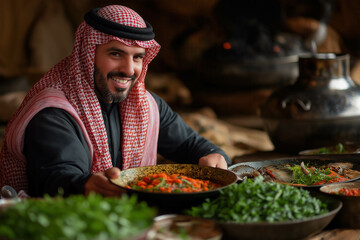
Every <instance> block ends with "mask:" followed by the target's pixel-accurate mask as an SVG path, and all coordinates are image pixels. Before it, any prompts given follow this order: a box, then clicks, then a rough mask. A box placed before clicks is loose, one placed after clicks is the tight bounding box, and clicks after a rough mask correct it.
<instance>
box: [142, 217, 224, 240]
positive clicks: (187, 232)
mask: <svg viewBox="0 0 360 240" xmlns="http://www.w3.org/2000/svg"><path fill="white" fill-rule="evenodd" d="M222 237H223V231H222V229H221V227H220V225H219V224H218V223H216V222H215V221H212V220H210V219H205V218H199V217H193V216H189V215H183V214H164V215H159V216H157V217H155V218H154V224H153V226H152V227H151V228H150V230H149V231H148V233H147V236H146V239H147V240H168V239H173V240H177V239H179V240H180V239H207V240H221V239H222Z"/></svg>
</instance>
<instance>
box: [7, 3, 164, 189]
mask: <svg viewBox="0 0 360 240" xmlns="http://www.w3.org/2000/svg"><path fill="white" fill-rule="evenodd" d="M98 15H99V16H101V17H103V18H106V19H108V20H111V21H114V22H117V23H120V24H123V25H126V26H131V27H137V28H145V27H146V24H145V22H144V20H143V19H142V18H141V17H140V16H139V15H138V14H137V13H136V12H134V11H133V10H131V9H129V8H127V7H124V6H119V5H111V6H107V7H104V8H101V9H100V10H99V11H98ZM111 40H117V41H120V42H122V43H124V44H126V45H128V46H134V45H137V46H140V47H143V48H145V49H146V56H145V58H144V61H143V69H142V72H141V74H140V77H139V80H138V81H137V83H136V84H135V86H134V87H133V88H132V90H131V91H130V93H129V95H128V97H127V98H126V99H125V100H124V101H123V102H121V103H120V112H121V114H120V115H121V124H122V138H121V140H122V156H123V169H127V168H133V167H138V166H140V165H153V164H156V160H154V159H153V158H154V155H155V157H156V143H157V131H158V122H157V121H158V119H157V120H156V118H155V120H154V119H151V116H152V114H151V112H150V111H154V112H156V110H157V106H156V103H154V100H153V99H152V98H151V96H150V94H148V93H147V91H146V89H145V83H144V79H145V76H146V72H147V68H148V64H149V63H150V62H151V61H152V59H153V58H154V57H155V56H156V55H157V53H158V52H159V50H160V45H159V44H158V43H157V42H156V41H155V40H149V41H138V40H130V39H124V38H118V37H115V36H112V35H108V34H105V33H102V32H100V31H98V30H95V29H94V28H92V27H90V26H89V25H88V24H87V23H85V22H83V23H81V24H80V26H79V27H78V30H77V31H76V35H75V44H74V49H73V52H72V54H71V55H70V56H69V57H67V58H65V59H63V60H62V61H61V62H60V63H58V64H57V65H55V66H54V67H53V68H52V69H51V70H50V71H49V72H48V73H47V74H45V75H44V77H43V78H42V79H40V80H39V81H38V82H37V83H36V84H35V85H34V86H33V88H32V89H31V90H30V91H29V93H28V94H27V96H26V97H25V99H24V101H23V103H22V104H21V106H20V107H19V109H18V110H17V112H16V113H15V114H14V116H13V118H12V119H11V121H10V122H9V124H8V126H7V129H6V133H5V139H4V144H3V149H2V151H1V154H0V186H3V185H11V186H12V187H14V188H15V189H16V190H17V191H19V190H27V178H26V159H25V157H24V155H23V154H22V150H23V141H24V132H25V128H26V126H27V124H28V122H29V121H30V120H31V118H32V117H33V116H34V115H35V114H36V113H37V112H38V111H40V110H41V109H43V108H45V107H52V106H53V107H59V108H63V109H65V110H67V111H68V112H69V113H70V114H71V115H72V116H73V117H74V118H75V119H76V120H77V121H78V123H79V125H80V127H81V128H82V129H83V131H86V133H85V134H84V135H85V137H86V139H87V141H88V144H89V148H90V151H91V152H93V159H92V172H93V173H95V172H100V171H104V170H106V169H108V168H110V167H112V163H111V157H110V153H109V147H108V140H107V134H106V129H105V125H104V122H103V119H102V114H101V108H100V104H99V101H98V99H97V97H96V95H95V92H94V89H95V86H94V78H93V75H94V59H95V48H96V45H98V44H104V43H107V42H109V41H111ZM154 105H155V106H154ZM152 106H153V107H155V108H156V110H154V108H152ZM157 114H158V113H157ZM149 125H151V126H152V127H155V128H151V129H149ZM147 140H149V141H147ZM153 142H155V143H153ZM144 148H149V149H152V153H151V157H150V158H152V159H147V156H144ZM154 148H155V150H154ZM154 151H155V152H154ZM154 161H155V162H154Z"/></svg>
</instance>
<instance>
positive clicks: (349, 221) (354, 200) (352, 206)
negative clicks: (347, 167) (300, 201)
mask: <svg viewBox="0 0 360 240" xmlns="http://www.w3.org/2000/svg"><path fill="white" fill-rule="evenodd" d="M341 188H348V189H350V188H360V182H348V183H337V184H333V185H327V186H322V187H321V188H320V191H321V192H323V193H325V194H327V195H329V196H331V197H333V198H336V199H338V200H341V201H342V203H343V207H342V209H341V210H340V211H339V213H338V214H337V215H336V216H335V218H334V220H333V222H332V225H334V227H337V228H360V196H345V195H338V194H335V193H334V192H337V191H339V190H340V189H341Z"/></svg>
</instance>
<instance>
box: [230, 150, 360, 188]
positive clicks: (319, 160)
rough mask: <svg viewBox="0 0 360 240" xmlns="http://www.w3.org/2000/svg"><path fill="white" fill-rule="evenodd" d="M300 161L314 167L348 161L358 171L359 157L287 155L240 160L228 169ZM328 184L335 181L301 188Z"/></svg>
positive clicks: (296, 162) (291, 163)
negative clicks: (286, 156)
mask: <svg viewBox="0 0 360 240" xmlns="http://www.w3.org/2000/svg"><path fill="white" fill-rule="evenodd" d="M301 162H304V163H305V164H308V165H309V166H314V167H321V166H324V165H327V164H329V163H336V162H349V163H352V164H354V166H353V168H352V169H353V170H358V171H360V158H359V159H354V158H352V159H351V158H347V159H344V158H338V159H337V158H334V157H333V158H326V157H289V158H280V159H271V160H263V161H251V162H241V163H237V164H234V165H231V166H230V167H229V170H230V171H233V172H234V173H236V172H239V170H240V169H244V170H246V166H249V167H251V168H255V169H256V170H258V169H259V168H261V167H265V166H269V165H282V166H285V165H287V164H289V165H294V164H297V165H299V164H300V163H301ZM359 179H360V177H357V178H353V179H350V180H349V181H344V182H343V183H345V182H352V181H356V180H359ZM330 184H335V183H327V184H320V185H309V186H302V187H303V188H319V187H321V186H324V185H330Z"/></svg>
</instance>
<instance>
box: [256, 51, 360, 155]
mask: <svg viewBox="0 0 360 240" xmlns="http://www.w3.org/2000/svg"><path fill="white" fill-rule="evenodd" d="M298 64H299V77H298V79H297V80H296V82H295V83H294V84H293V85H291V86H287V87H283V88H279V89H278V90H276V91H274V92H273V93H272V94H271V95H270V96H269V98H268V99H267V100H266V102H265V104H264V105H263V106H262V107H261V109H260V110H261V118H262V119H263V124H264V129H265V130H266V132H267V133H268V135H269V137H270V139H271V141H272V143H273V144H274V146H275V150H278V151H284V152H292V153H293V152H298V151H301V150H304V149H310V148H316V147H323V146H331V145H335V144H337V143H340V142H341V143H345V142H357V141H359V139H360V87H359V86H358V85H357V84H356V83H355V82H354V81H353V80H352V79H351V77H350V75H349V69H350V57H349V55H348V54H333V53H319V54H311V55H302V56H299V63H298Z"/></svg>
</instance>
